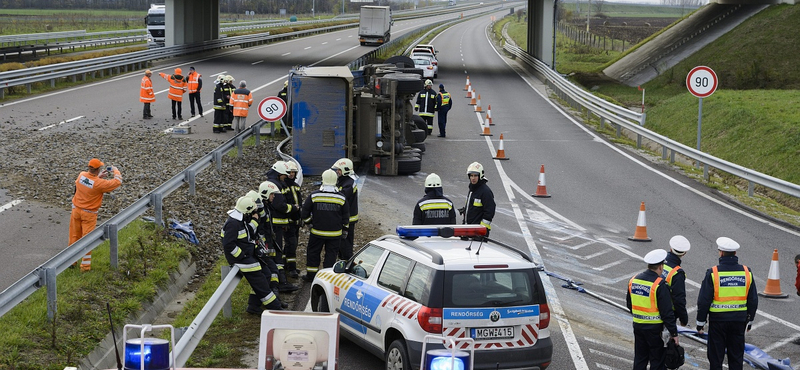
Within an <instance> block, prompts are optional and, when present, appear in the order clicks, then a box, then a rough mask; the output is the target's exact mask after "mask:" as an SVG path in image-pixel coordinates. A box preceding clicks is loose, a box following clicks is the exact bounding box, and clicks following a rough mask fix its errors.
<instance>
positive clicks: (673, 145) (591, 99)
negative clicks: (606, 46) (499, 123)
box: [503, 44, 800, 197]
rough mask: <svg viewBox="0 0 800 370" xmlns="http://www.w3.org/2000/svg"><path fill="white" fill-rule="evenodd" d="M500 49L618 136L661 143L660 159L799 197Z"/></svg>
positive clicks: (791, 187)
mask: <svg viewBox="0 0 800 370" xmlns="http://www.w3.org/2000/svg"><path fill="white" fill-rule="evenodd" d="M503 49H504V50H505V51H507V52H509V53H511V54H513V55H515V56H517V57H519V58H520V59H522V60H523V61H524V62H525V63H526V64H528V65H529V66H531V67H533V69H534V70H535V71H536V72H537V73H539V74H540V75H541V76H543V77H544V80H545V83H546V84H547V86H548V87H549V88H550V89H552V90H553V91H554V92H555V94H556V95H557V96H558V97H559V98H561V99H563V100H565V101H567V102H568V103H569V104H570V105H571V106H573V107H574V108H576V109H579V110H581V111H585V112H586V114H587V117H588V116H590V115H592V114H594V115H596V116H598V117H600V119H601V127H602V125H603V124H604V122H605V121H608V122H611V123H612V124H614V125H616V126H617V136H619V135H620V130H621V129H622V128H624V129H626V130H629V131H631V132H633V133H635V134H636V135H637V137H638V140H637V145H638V146H641V139H642V138H643V137H644V138H646V139H648V140H650V141H652V142H654V143H656V144H658V145H660V146H661V148H662V154H661V157H662V159H667V154H668V152H671V153H672V157H671V159H672V160H674V155H675V153H679V154H681V155H683V156H686V157H688V158H691V159H693V160H695V161H697V163H702V164H703V166H704V171H703V172H704V175H705V177H706V179H707V178H708V170H709V166H710V167H713V168H716V169H719V170H722V171H724V172H727V173H729V174H732V175H734V176H738V177H740V178H742V179H745V180H747V181H748V182H749V185H748V192H749V194H750V196H752V195H753V189H754V184H759V185H762V186H764V187H767V188H769V189H772V190H776V191H779V192H781V193H784V194H788V195H791V196H794V197H800V185H797V184H793V183H791V182H788V181H785V180H781V179H779V178H776V177H772V176H769V175H766V174H763V173H761V172H758V171H755V170H751V169H749V168H745V167H743V166H740V165H738V164H735V163H731V162H728V161H726V160H723V159H720V158H717V157H714V156H712V155H710V154H708V153H704V152H701V151H699V150H697V149H694V148H690V147H688V146H686V145H684V144H681V143H679V142H677V141H673V140H671V139H670V138H668V137H666V136H662V135H659V134H657V133H655V132H653V131H650V130H648V129H646V128H644V123H645V114H640V113H636V112H633V111H631V110H629V109H626V108H624V107H620V106H618V105H615V104H611V103H609V102H607V101H605V100H603V99H600V98H598V97H596V96H594V95H592V94H590V93H589V92H587V91H586V90H583V89H581V88H580V87H578V86H576V85H574V84H572V83H571V82H569V81H568V80H567V79H565V78H564V77H562V76H561V75H560V74H558V73H556V72H555V71H553V70H551V69H550V67H549V66H547V65H546V64H544V63H543V62H541V61H540V60H538V59H535V58H533V57H532V56H531V55H529V54H527V53H526V52H525V51H523V50H522V49H521V48H519V47H517V46H514V45H510V44H505V45H504V46H503Z"/></svg>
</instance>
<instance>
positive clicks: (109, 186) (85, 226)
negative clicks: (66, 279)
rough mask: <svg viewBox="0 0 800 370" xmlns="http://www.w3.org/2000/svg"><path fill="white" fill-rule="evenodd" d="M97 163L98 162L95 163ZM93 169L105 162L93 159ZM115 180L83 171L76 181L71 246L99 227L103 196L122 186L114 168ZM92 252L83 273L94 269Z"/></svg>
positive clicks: (82, 267) (70, 236)
mask: <svg viewBox="0 0 800 370" xmlns="http://www.w3.org/2000/svg"><path fill="white" fill-rule="evenodd" d="M95 161H96V162H95ZM89 163H90V166H91V167H95V165H96V167H95V168H99V167H102V166H103V162H100V160H98V159H96V158H95V159H92V161H91V162H89ZM112 169H113V171H114V178H113V179H104V178H100V177H98V175H95V174H93V173H91V172H89V171H83V172H81V173H80V175H78V178H77V179H76V180H75V196H73V197H72V215H71V217H70V220H69V244H70V245H72V243H75V242H76V241H78V239H80V238H82V237H83V236H84V235H86V234H88V233H89V232H91V231H92V230H94V228H95V226H97V211H98V210H99V209H100V205H101V204H102V203H103V194H105V193H108V192H111V191H113V190H114V189H116V188H118V187H119V186H120V185H122V174H121V173H120V172H119V169H117V168H116V167H112ZM91 255H92V252H89V253H88V254H86V256H84V257H83V260H82V261H81V271H89V270H91V268H92V256H91Z"/></svg>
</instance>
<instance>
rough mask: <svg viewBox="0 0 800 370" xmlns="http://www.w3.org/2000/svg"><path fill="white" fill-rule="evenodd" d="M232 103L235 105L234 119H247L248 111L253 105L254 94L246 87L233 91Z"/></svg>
mask: <svg viewBox="0 0 800 370" xmlns="http://www.w3.org/2000/svg"><path fill="white" fill-rule="evenodd" d="M230 103H231V104H232V105H233V116H234V117H247V111H248V110H250V106H251V105H253V94H251V93H250V90H248V89H245V88H244V87H241V88H238V89H236V90H234V91H233V95H231V99H230Z"/></svg>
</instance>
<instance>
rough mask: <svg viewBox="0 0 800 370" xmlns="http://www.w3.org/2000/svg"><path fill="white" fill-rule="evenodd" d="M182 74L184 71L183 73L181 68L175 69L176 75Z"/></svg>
mask: <svg viewBox="0 0 800 370" xmlns="http://www.w3.org/2000/svg"><path fill="white" fill-rule="evenodd" d="M182 72H183V71H181V69H180V68H175V74H176V75H180V74H183V73H182Z"/></svg>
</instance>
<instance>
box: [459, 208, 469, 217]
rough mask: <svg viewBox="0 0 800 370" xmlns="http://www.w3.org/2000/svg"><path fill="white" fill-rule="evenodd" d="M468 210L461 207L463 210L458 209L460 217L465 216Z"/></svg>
mask: <svg viewBox="0 0 800 370" xmlns="http://www.w3.org/2000/svg"><path fill="white" fill-rule="evenodd" d="M466 210H467V207H461V208H459V209H458V214H459V215H463V214H464V212H465V211H466Z"/></svg>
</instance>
